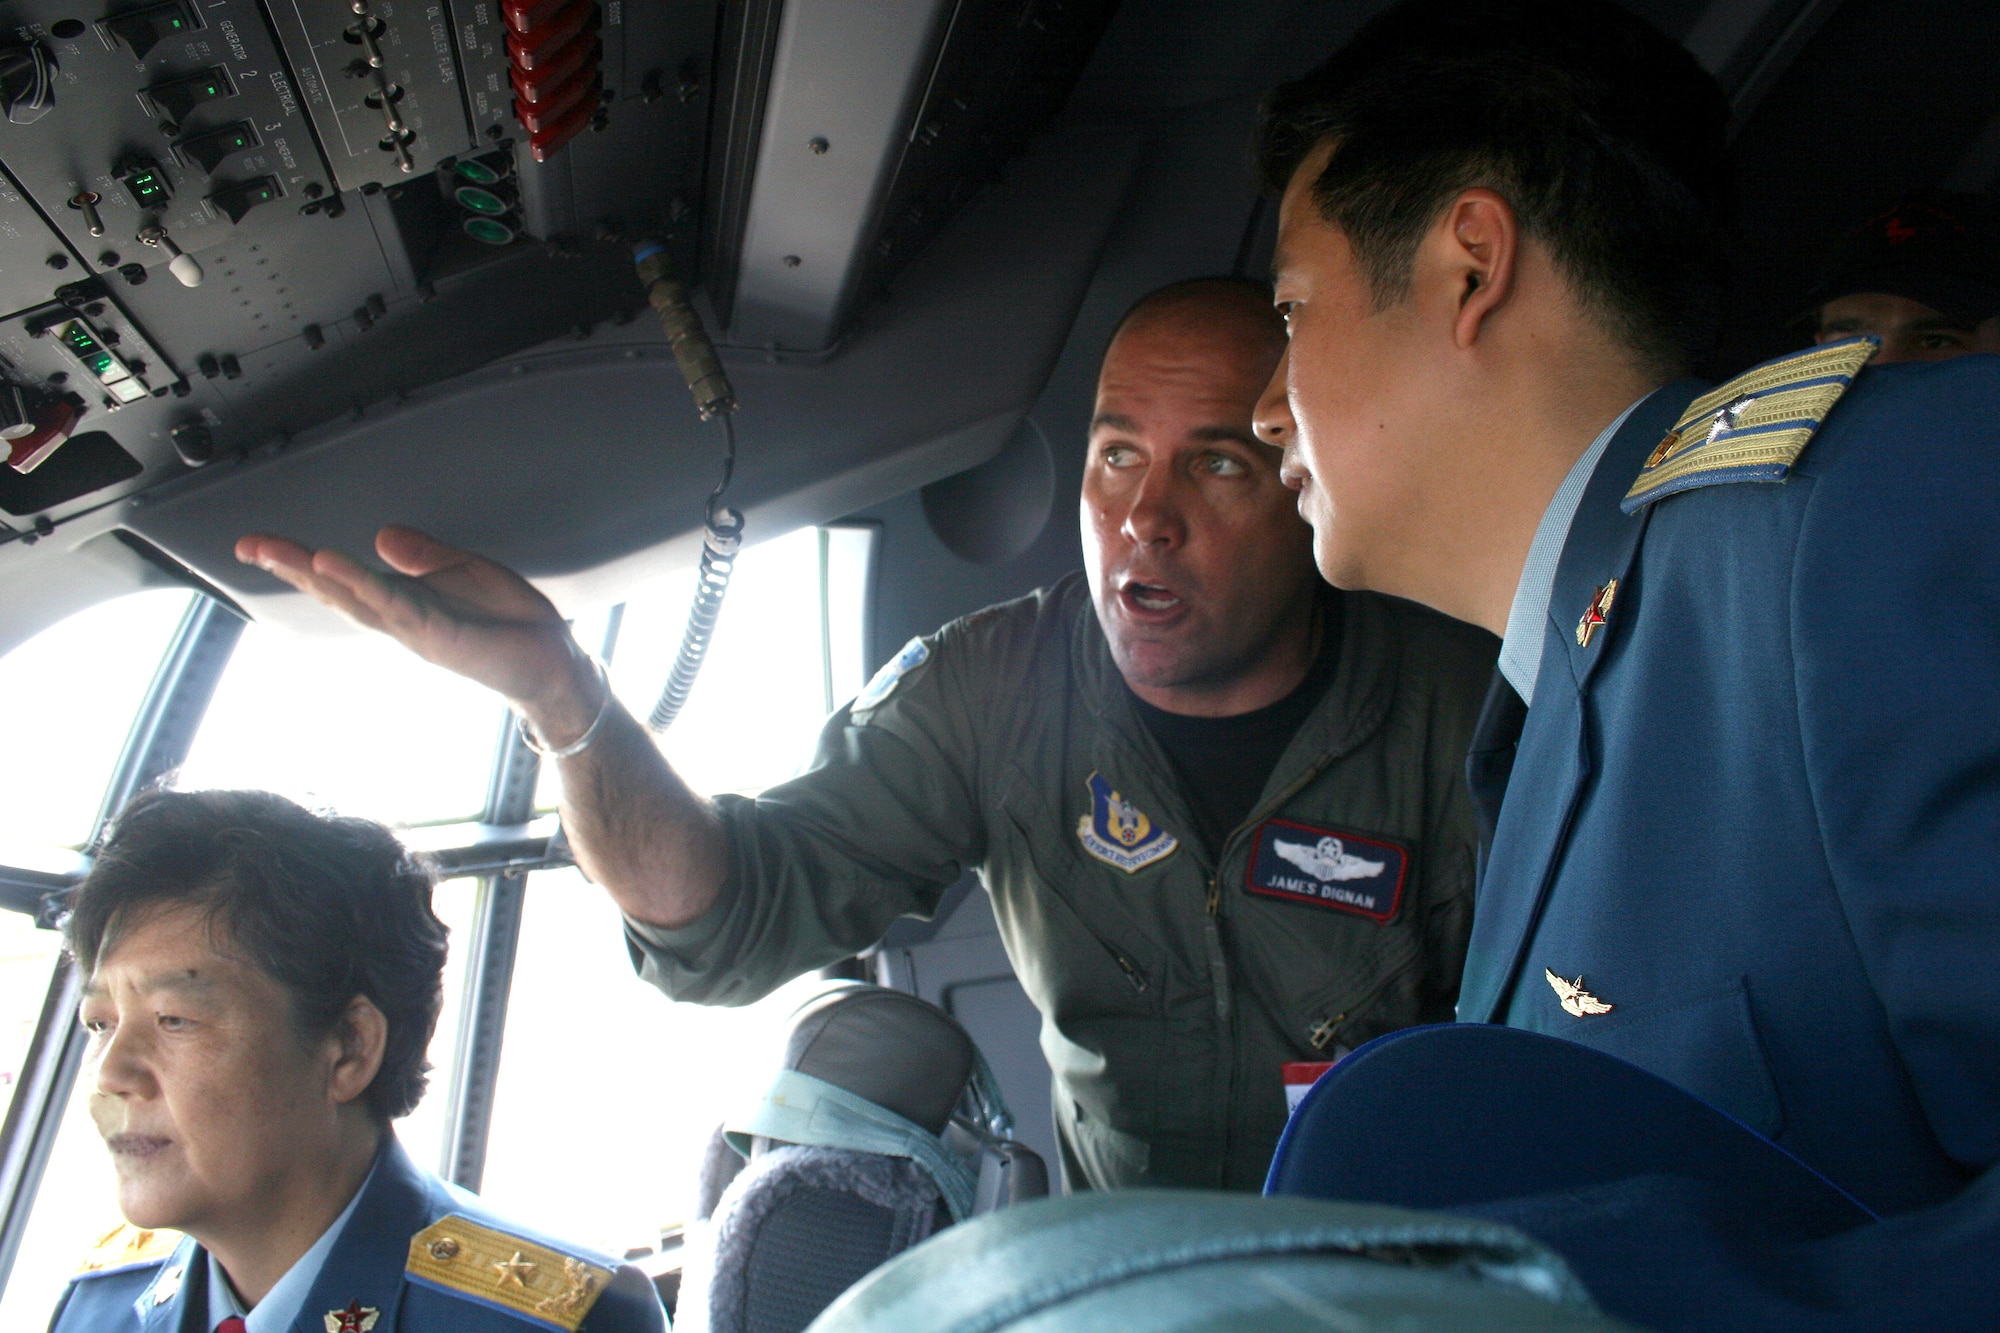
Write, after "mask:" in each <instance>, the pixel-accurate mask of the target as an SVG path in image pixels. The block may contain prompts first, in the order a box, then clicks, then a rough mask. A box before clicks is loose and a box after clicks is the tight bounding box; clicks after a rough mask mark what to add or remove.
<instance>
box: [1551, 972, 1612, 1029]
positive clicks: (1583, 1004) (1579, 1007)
mask: <svg viewBox="0 0 2000 1333" xmlns="http://www.w3.org/2000/svg"><path fill="white" fill-rule="evenodd" d="M1542 975H1543V976H1545V977H1547V978H1548V979H1549V989H1551V990H1553V991H1554V992H1555V993H1556V998H1557V999H1558V1000H1561V1001H1562V1007H1563V1011H1564V1012H1565V1013H1570V1014H1574V1015H1576V1016H1577V1017H1578V1018H1585V1017H1588V1016H1589V1015H1591V1014H1608V1013H1610V1012H1611V1010H1612V1006H1611V1005H1608V1004H1606V1003H1605V1002H1604V1001H1602V1000H1600V999H1598V998H1597V997H1596V996H1595V995H1592V994H1591V993H1590V992H1589V991H1587V990H1585V989H1584V988H1583V977H1582V976H1581V975H1580V974H1579V975H1578V977H1577V979H1576V980H1575V981H1565V980H1563V979H1562V978H1561V977H1559V976H1557V975H1556V974H1555V973H1554V972H1553V971H1551V970H1550V969H1548V968H1546V967H1545V968H1543V969H1542Z"/></svg>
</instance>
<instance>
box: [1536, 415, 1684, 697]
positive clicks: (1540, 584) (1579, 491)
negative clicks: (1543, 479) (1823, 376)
mask: <svg viewBox="0 0 2000 1333" xmlns="http://www.w3.org/2000/svg"><path fill="white" fill-rule="evenodd" d="M1658 392H1659V390H1657V389H1655V390H1653V391H1652V392H1651V393H1645V394H1641V395H1640V396H1639V397H1638V398H1636V399H1634V400H1633V401H1632V402H1631V403H1629V404H1627V405H1626V408H1625V410H1624V411H1623V412H1620V413H1619V414H1618V415H1617V416H1616V417H1615V418H1613V420H1612V422H1611V424H1610V425H1608V426H1606V427H1605V428H1604V429H1603V430H1601V431H1599V432H1598V433H1597V438H1596V439H1594V440H1592V441H1591V442H1590V447H1589V448H1588V449H1585V450H1584V451H1583V453H1582V455H1581V456H1580V457H1578V458H1577V460H1576V462H1575V463H1573V464H1571V465H1570V469H1569V475H1567V476H1565V477H1564V478H1563V479H1562V484H1561V485H1560V486H1558V487H1556V493H1555V494H1554V495H1552V496H1550V497H1549V503H1548V507H1547V508H1546V509H1544V510H1542V521H1541V522H1540V523H1539V524H1537V525H1536V527H1535V539H1534V541H1533V542H1531V543H1530V544H1529V546H1528V558H1527V560H1526V562H1524V563H1523V564H1522V566H1521V581H1520V582H1519V583H1517V584H1516V585H1515V587H1514V604H1513V606H1512V607H1510V608H1509V609H1508V612H1507V633H1506V635H1505V637H1503V638H1502V639H1501V640H1500V674H1501V675H1503V676H1505V677H1506V678H1507V683H1508V684H1509V685H1512V686H1513V687H1514V692H1515V693H1516V694H1518V695H1520V696H1521V699H1522V701H1523V702H1524V703H1528V704H1533V703H1534V702H1535V679H1536V677H1537V676H1539V675H1540V674H1541V669H1542V644H1543V639H1544V635H1543V632H1542V622H1543V621H1545V620H1546V619H1548V614H1549V599H1550V597H1552V596H1554V594H1555V587H1556V565H1557V564H1558V562H1560V561H1561V559H1562V552H1563V547H1564V545H1565V544H1567V543H1568V541H1569V530H1570V525H1571V524H1572V523H1573V522H1575V521H1576V507H1577V505H1578V504H1580V503H1581V502H1582V500H1583V492H1584V488H1585V487H1587V486H1589V485H1590V478H1591V476H1592V474H1594V473H1595V472H1596V471H1597V464H1598V462H1599V460H1601V459H1602V458H1603V457H1604V449H1605V446H1606V445H1608V444H1610V443H1611V437H1612V436H1614V435H1616V434H1617V433H1618V430H1619V427H1621V426H1623V425H1624V424H1625V420H1626V418H1627V417H1630V416H1631V415H1632V413H1633V412H1634V411H1636V410H1637V409H1638V407H1639V404H1640V403H1643V402H1645V401H1646V399H1648V398H1650V397H1652V396H1653V394H1654V393H1658Z"/></svg>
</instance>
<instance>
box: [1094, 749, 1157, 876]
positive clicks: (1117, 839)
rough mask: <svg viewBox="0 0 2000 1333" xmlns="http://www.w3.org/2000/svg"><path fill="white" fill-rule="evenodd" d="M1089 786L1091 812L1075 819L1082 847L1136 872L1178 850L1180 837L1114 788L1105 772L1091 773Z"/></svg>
mask: <svg viewBox="0 0 2000 1333" xmlns="http://www.w3.org/2000/svg"><path fill="white" fill-rule="evenodd" d="M1086 785H1087V786H1088V787H1089V788H1090V813H1089V814H1087V815H1085V816H1083V817H1082V818H1081V819H1079V820H1077V822H1076V837H1077V841H1078V842H1081V843H1082V844H1083V850H1085V851H1086V852H1089V853H1090V854H1091V855H1092V856H1094V857H1096V858H1097V859H1098V860H1100V861H1102V862H1104V864H1106V865H1108V866H1116V867H1117V868H1118V869H1120V870H1122V871H1124V872H1125V873H1126V874H1128V875H1136V874H1137V873H1139V872H1140V871H1141V870H1144V869H1145V868H1146V867H1147V866H1149V865H1152V864H1153V863H1154V862H1155V861H1164V860H1166V859H1167V858H1168V857H1169V856H1172V855H1173V854H1174V852H1175V851H1176V850H1178V849H1179V847H1180V845H1181V843H1180V839H1179V838H1176V837H1175V836H1174V835H1173V834H1171V833H1169V832H1167V831H1166V830H1165V829H1163V828H1161V827H1160V826H1159V825H1158V824H1155V823H1154V822H1153V820H1152V817H1151V816H1150V815H1148V814H1146V812H1145V811H1143V810H1141V809H1139V807H1138V806H1136V805H1133V804H1132V803H1131V802H1130V801H1128V800H1126V799H1125V798H1124V797H1123V796H1121V795H1119V794H1118V793H1117V792H1116V791H1114V790H1112V787H1111V784H1110V783H1109V782H1106V781H1105V780H1104V775H1103V774H1101V773H1092V774H1091V775H1090V781H1089V782H1088V783H1087V784H1086Z"/></svg>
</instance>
